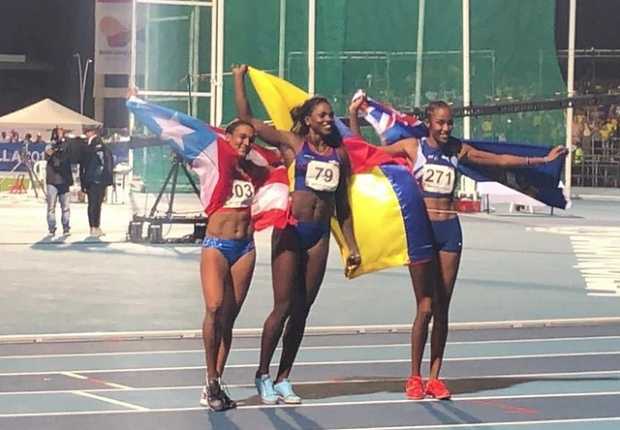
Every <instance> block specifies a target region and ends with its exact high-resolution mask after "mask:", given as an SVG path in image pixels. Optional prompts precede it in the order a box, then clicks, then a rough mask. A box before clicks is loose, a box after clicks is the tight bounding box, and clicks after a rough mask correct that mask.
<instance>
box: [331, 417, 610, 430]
mask: <svg viewBox="0 0 620 430" xmlns="http://www.w3.org/2000/svg"><path fill="white" fill-rule="evenodd" d="M615 421H620V417H600V418H566V419H557V420H533V421H497V422H494V423H467V424H432V425H423V424H421V425H415V426H391V427H337V428H336V427H334V428H331V429H327V430H416V429H453V428H472V427H473V428H478V427H505V426H529V425H537V426H539V425H545V424H576V423H602V422H615Z"/></svg>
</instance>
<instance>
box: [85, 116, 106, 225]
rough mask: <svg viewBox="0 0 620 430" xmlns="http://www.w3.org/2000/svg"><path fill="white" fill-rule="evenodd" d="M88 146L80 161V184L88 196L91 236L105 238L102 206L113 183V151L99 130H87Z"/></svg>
mask: <svg viewBox="0 0 620 430" xmlns="http://www.w3.org/2000/svg"><path fill="white" fill-rule="evenodd" d="M86 139H87V145H86V147H85V148H84V150H83V155H82V159H81V161H80V183H81V185H82V191H83V192H85V193H86V195H87V196H88V223H89V224H90V235H91V236H95V237H99V236H103V234H104V233H103V232H102V231H101V228H99V225H100V221H101V204H102V203H103V198H104V197H105V193H106V189H107V187H108V185H112V183H113V174H112V167H113V166H112V151H111V150H110V148H108V147H107V146H106V145H104V144H103V141H102V140H101V138H100V137H99V135H98V129H97V128H90V129H87V130H86Z"/></svg>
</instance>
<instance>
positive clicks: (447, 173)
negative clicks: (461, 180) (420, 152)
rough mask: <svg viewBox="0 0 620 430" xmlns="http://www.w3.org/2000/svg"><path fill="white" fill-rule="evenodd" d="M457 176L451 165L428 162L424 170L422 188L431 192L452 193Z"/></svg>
mask: <svg viewBox="0 0 620 430" xmlns="http://www.w3.org/2000/svg"><path fill="white" fill-rule="evenodd" d="M455 176H456V172H455V170H454V168H452V167H450V166H442V165H438V164H426V165H425V166H424V169H423V171H422V188H423V189H424V191H426V192H429V193H438V194H452V191H453V190H454V180H455Z"/></svg>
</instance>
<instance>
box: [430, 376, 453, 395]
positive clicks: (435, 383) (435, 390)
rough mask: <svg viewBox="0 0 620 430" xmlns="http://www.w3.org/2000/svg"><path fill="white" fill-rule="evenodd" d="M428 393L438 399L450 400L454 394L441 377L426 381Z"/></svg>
mask: <svg viewBox="0 0 620 430" xmlns="http://www.w3.org/2000/svg"><path fill="white" fill-rule="evenodd" d="M426 394H428V395H429V396H431V397H434V398H436V399H437V400H448V399H449V398H450V397H451V396H452V394H451V393H450V390H448V387H446V384H444V383H443V381H442V380H441V379H429V380H428V382H427V383H426Z"/></svg>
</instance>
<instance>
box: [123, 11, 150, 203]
mask: <svg viewBox="0 0 620 430" xmlns="http://www.w3.org/2000/svg"><path fill="white" fill-rule="evenodd" d="M136 9H137V8H136V0H133V1H132V2H131V51H130V52H129V88H134V89H135V88H136V27H137V22H138V20H137V17H136ZM145 50H146V48H145ZM134 124H135V119H134V117H133V115H132V114H131V113H130V114H129V124H128V125H129V135H130V136H131V135H132V134H133V129H134ZM142 160H143V162H144V170H143V172H142V174H143V175H144V176H143V177H144V179H146V177H145V176H146V148H144V149H143V150H142ZM128 161H129V167H131V169H130V170H129V174H128V176H127V192H128V193H129V194H131V184H132V182H133V149H130V150H129V160H128ZM144 194H147V193H144ZM144 206H145V211H146V204H145V205H144Z"/></svg>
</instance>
